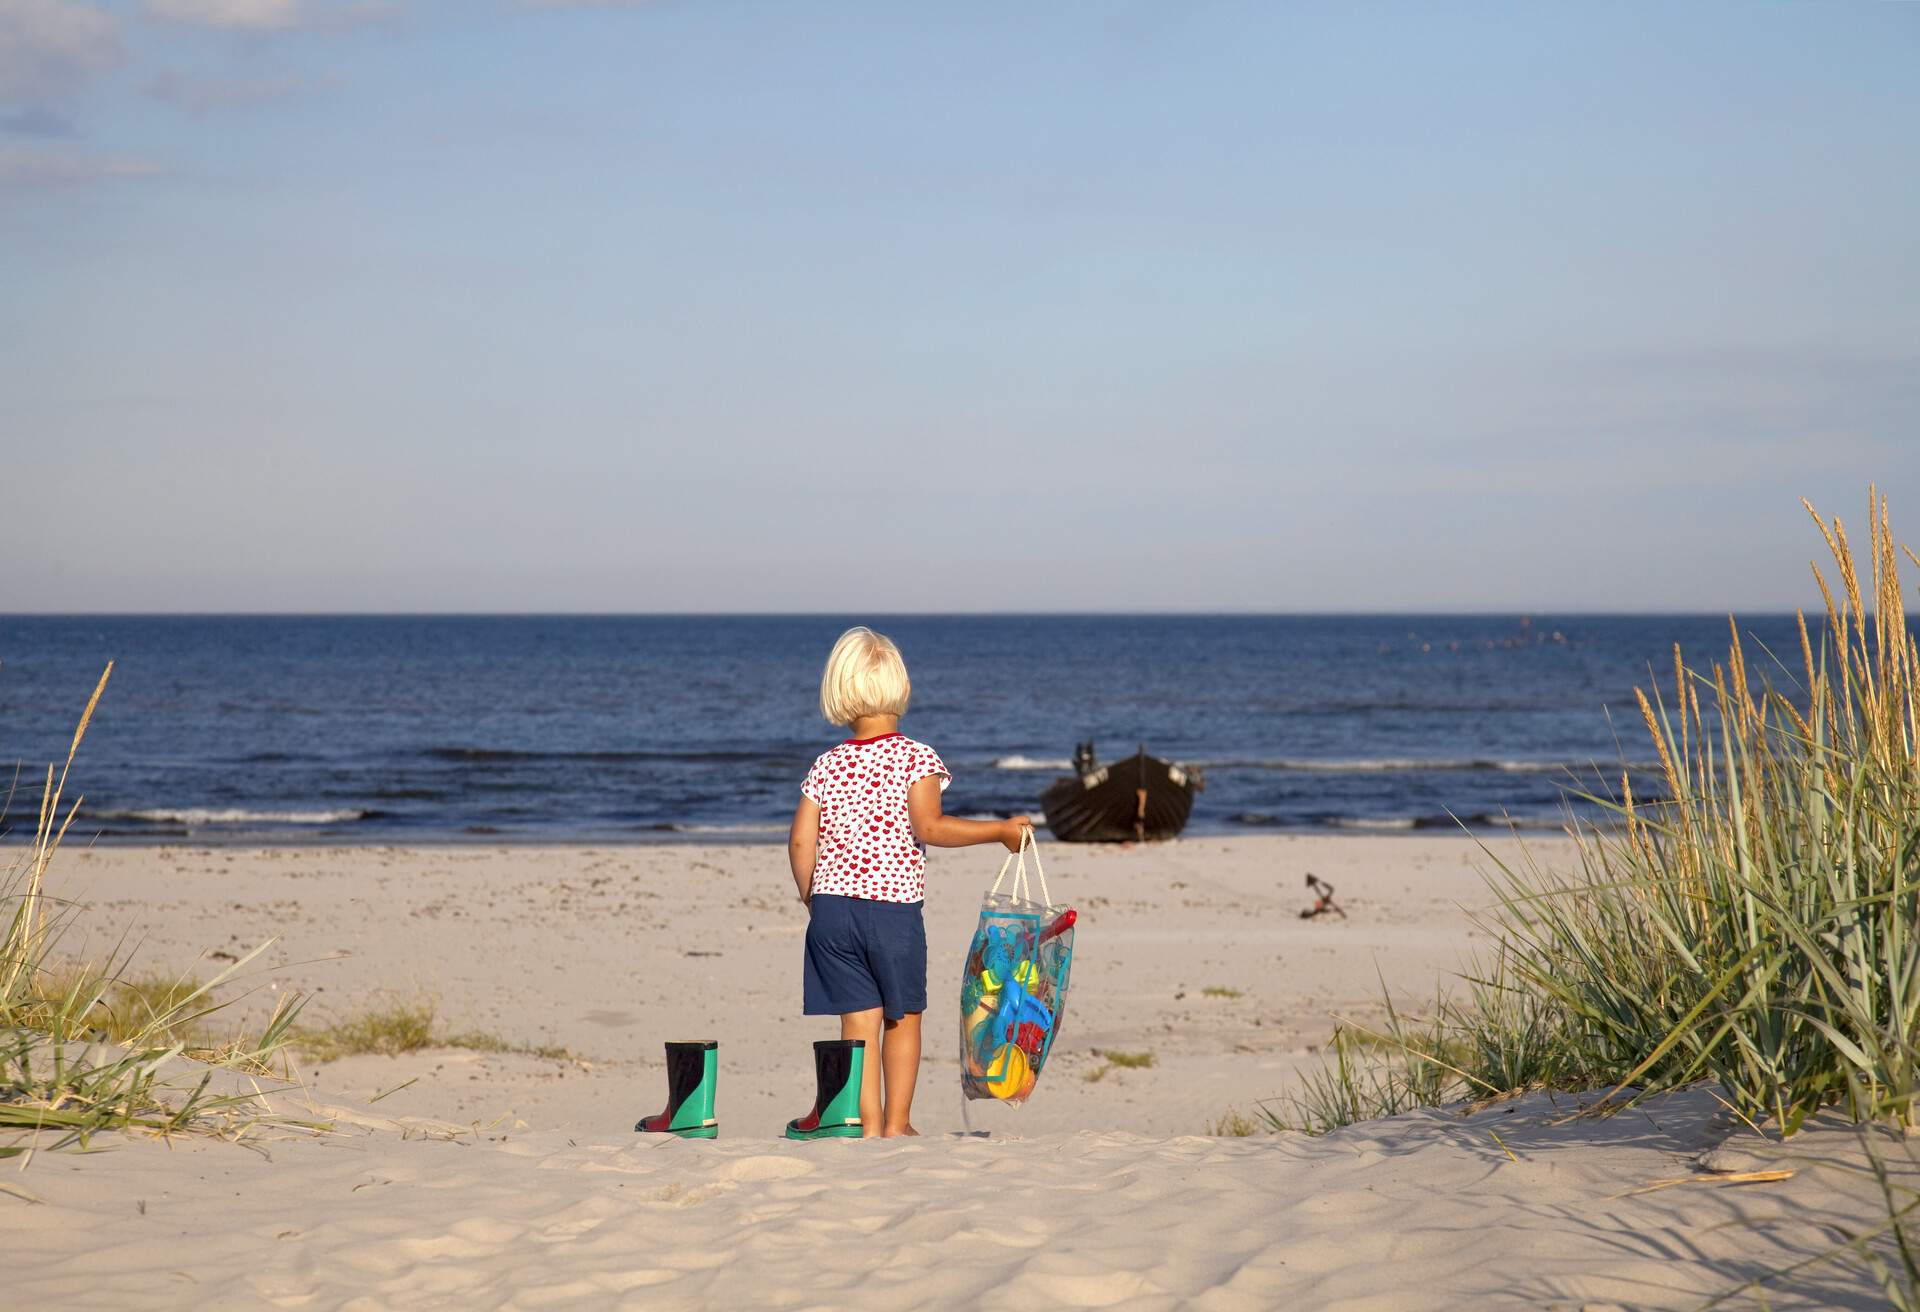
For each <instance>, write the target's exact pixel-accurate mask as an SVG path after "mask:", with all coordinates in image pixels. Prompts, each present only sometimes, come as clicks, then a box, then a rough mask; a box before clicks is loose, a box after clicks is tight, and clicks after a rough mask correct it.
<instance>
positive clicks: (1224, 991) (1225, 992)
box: [1200, 984, 1246, 998]
mask: <svg viewBox="0 0 1920 1312" xmlns="http://www.w3.org/2000/svg"><path fill="white" fill-rule="evenodd" d="M1200 996H1201V997H1203V998H1239V997H1244V996H1246V995H1245V994H1243V993H1241V991H1240V990H1239V989H1230V988H1227V987H1225V986H1224V985H1220V984H1209V985H1207V987H1205V988H1203V989H1201V990H1200Z"/></svg>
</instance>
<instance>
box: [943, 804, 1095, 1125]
mask: <svg viewBox="0 0 1920 1312" xmlns="http://www.w3.org/2000/svg"><path fill="white" fill-rule="evenodd" d="M1030 848H1031V850H1032V853H1033V872H1034V875H1035V877H1036V878H1037V879H1038V880H1039V883H1040V899H1039V901H1035V900H1034V898H1033V895H1032V892H1031V891H1030V889H1029V888H1028V885H1027V853H1028V850H1029V849H1030ZM1009 872H1011V873H1012V874H1013V882H1012V886H1011V887H1010V888H1008V889H1007V891H1005V892H1002V891H1001V886H1002V885H1003V884H1006V883H1007V875H1008V873H1009ZM1076 919H1077V916H1076V915H1075V913H1074V911H1073V909H1072V908H1071V907H1066V906H1055V905H1054V904H1053V902H1052V899H1050V898H1049V897H1048V896H1047V874H1046V871H1044V870H1042V869H1041V868H1040V849H1039V846H1038V845H1037V844H1035V843H1034V841H1033V833H1032V831H1031V830H1029V831H1027V833H1026V834H1025V835H1024V836H1023V838H1022V840H1021V843H1020V850H1019V851H1018V852H1017V853H1013V854H1011V855H1009V856H1008V857H1007V859H1006V861H1005V862H1004V863H1002V865H1001V867H1000V877H999V878H998V879H996V880H994V881H993V888H992V889H991V890H989V891H988V893H987V896H986V897H985V899H983V900H982V902H981V904H980V924H979V927H978V928H976V929H975V930H974V931H973V943H972V944H971V945H970V946H969V947H968V948H967V960H966V965H965V966H964V967H962V969H961V972H960V1089H961V1092H962V1093H963V1094H964V1095H965V1096H966V1098H969V1099H972V1098H994V1099H997V1100H999V1101H1001V1102H1007V1103H1023V1102H1025V1101H1026V1100H1027V1099H1028V1097H1030V1096H1031V1095H1032V1093H1033V1087H1034V1085H1035V1084H1036V1083H1038V1081H1039V1079H1040V1072H1041V1071H1042V1070H1043V1069H1044V1068H1045V1067H1046V1064H1047V1054H1048V1053H1049V1052H1051V1051H1052V1050H1053V1042H1054V1039H1055V1038H1057V1037H1058V1036H1059V1033H1060V1022H1061V1020H1062V1019H1063V1017H1064V1015H1065V1013H1066V1006H1067V978H1068V975H1069V973H1070V972H1071V971H1072V968H1073V924H1074V921H1075V920H1076ZM964 1105H965V1103H964V1102H963V1103H962V1106H964Z"/></svg>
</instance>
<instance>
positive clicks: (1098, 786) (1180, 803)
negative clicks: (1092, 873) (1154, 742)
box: [1040, 743, 1206, 843]
mask: <svg viewBox="0 0 1920 1312" xmlns="http://www.w3.org/2000/svg"><path fill="white" fill-rule="evenodd" d="M1073 768H1074V773H1073V775H1072V776H1070V777H1067V778H1061V779H1056V780H1054V781H1053V782H1052V783H1051V784H1049V785H1047V791H1046V792H1044V793H1042V794H1040V805H1041V807H1042V808H1043V809H1044V810H1045V811H1046V813H1047V828H1048V829H1051V830H1052V831H1053V836H1054V837H1055V838H1058V839H1061V840H1063V841H1065V842H1069V843H1135V842H1145V841H1146V840H1148V839H1152V838H1172V837H1173V836H1174V835H1175V834H1178V833H1179V832H1180V831H1181V830H1182V829H1184V828H1185V827H1186V824H1187V817H1188V816H1189V815H1191V814H1192V813H1193V795H1194V794H1195V793H1197V792H1199V791H1200V790H1201V789H1202V788H1204V787H1206V782H1205V780H1203V779H1202V778H1201V777H1200V772H1199V771H1198V770H1195V769H1193V768H1192V767H1190V766H1181V765H1174V764H1173V763H1171V762H1169V761H1163V760H1161V759H1160V758H1159V757H1157V756H1148V755H1147V749H1146V748H1145V747H1142V748H1141V749H1140V750H1139V751H1138V752H1136V753H1134V754H1133V755H1132V756H1129V757H1127V758H1126V759H1125V760H1122V761H1115V762H1113V763H1112V764H1111V765H1101V764H1099V763H1098V762H1097V761H1096V760H1095V759H1094V755H1093V744H1092V743H1081V744H1080V746H1079V747H1078V748H1077V749H1075V751H1074V754H1073Z"/></svg>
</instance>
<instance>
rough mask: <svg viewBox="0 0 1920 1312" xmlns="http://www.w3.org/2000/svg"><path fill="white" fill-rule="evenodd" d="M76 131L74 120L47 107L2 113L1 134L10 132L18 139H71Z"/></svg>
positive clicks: (34, 107) (40, 106) (34, 106)
mask: <svg viewBox="0 0 1920 1312" xmlns="http://www.w3.org/2000/svg"><path fill="white" fill-rule="evenodd" d="M75 131H76V129H75V128H74V125H73V120H72V119H70V118H68V117H67V116H66V115H65V114H59V113H55V112H54V111H53V110H51V109H48V108H47V107H46V106H45V105H28V106H27V107H26V108H24V109H16V110H13V111H11V112H9V113H0V132H10V133H12V134H13V135H14V136H17V137H71V136H73V135H75Z"/></svg>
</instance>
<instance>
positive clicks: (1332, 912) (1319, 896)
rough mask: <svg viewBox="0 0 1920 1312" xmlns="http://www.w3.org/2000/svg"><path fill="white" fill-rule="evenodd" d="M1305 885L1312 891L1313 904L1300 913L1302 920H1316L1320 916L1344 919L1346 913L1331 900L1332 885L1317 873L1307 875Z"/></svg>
mask: <svg viewBox="0 0 1920 1312" xmlns="http://www.w3.org/2000/svg"><path fill="white" fill-rule="evenodd" d="M1307 887H1308V888H1309V889H1310V890H1312V892H1313V905H1312V906H1310V907H1308V908H1307V909H1306V910H1305V911H1302V912H1301V913H1300V919H1302V920H1318V919H1320V917H1322V916H1338V917H1340V919H1342V920H1345V919H1346V918H1347V913H1346V912H1345V911H1342V910H1341V909H1340V904H1339V903H1338V902H1335V901H1334V900H1333V885H1332V884H1329V883H1328V882H1327V881H1326V880H1324V879H1322V878H1320V876H1318V875H1308V876H1307Z"/></svg>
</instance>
